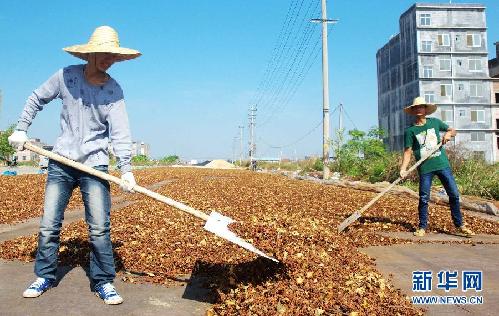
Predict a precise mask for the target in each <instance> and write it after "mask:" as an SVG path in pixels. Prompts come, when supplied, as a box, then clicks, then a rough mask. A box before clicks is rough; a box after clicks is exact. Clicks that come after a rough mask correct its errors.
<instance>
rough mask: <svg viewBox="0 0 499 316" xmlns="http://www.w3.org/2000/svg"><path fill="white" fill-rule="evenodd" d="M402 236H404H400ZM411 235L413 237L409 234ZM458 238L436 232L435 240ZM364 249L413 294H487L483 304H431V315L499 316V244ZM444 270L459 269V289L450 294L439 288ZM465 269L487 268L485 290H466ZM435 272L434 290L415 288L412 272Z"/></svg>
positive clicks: (395, 246)
mask: <svg viewBox="0 0 499 316" xmlns="http://www.w3.org/2000/svg"><path fill="white" fill-rule="evenodd" d="M400 237H401V236H400ZM407 237H409V238H410V236H407ZM452 238H454V236H449V235H433V236H430V239H431V240H434V241H438V240H442V241H443V240H446V241H448V240H449V239H452ZM492 239H494V241H496V242H497V240H498V238H497V236H479V237H478V238H477V239H476V240H477V242H478V241H479V240H483V241H485V240H487V241H488V242H490V241H492ZM361 251H362V252H364V253H366V254H368V255H369V256H371V257H373V258H375V259H376V266H377V267H378V269H379V270H380V271H381V272H382V273H383V274H384V275H385V277H388V276H389V275H391V276H392V281H393V283H394V285H395V286H396V287H397V288H400V289H402V291H403V293H404V294H406V295H407V296H409V297H411V296H414V295H424V296H427V295H438V296H449V295H457V296H462V295H465V296H468V297H469V296H483V299H484V304H483V305H427V306H422V307H424V308H427V315H439V316H440V315H497V314H498V310H499V300H498V298H499V266H498V265H497V260H498V258H499V245H498V244H488V245H487V244H476V245H466V244H436V243H435V244H401V245H394V246H380V247H369V248H364V249H361ZM441 270H452V271H458V273H459V277H458V282H459V283H458V285H459V289H455V290H451V291H450V292H449V293H446V292H445V291H444V290H441V289H437V284H438V277H437V273H438V272H439V271H441ZM464 270H480V271H483V291H482V292H475V291H474V290H471V291H468V292H462V289H461V286H462V284H461V282H462V277H461V273H462V271H464ZM413 271H432V275H433V282H432V283H433V289H432V291H431V292H429V293H428V292H425V293H415V292H413V291H412V285H413V284H412V272H413Z"/></svg>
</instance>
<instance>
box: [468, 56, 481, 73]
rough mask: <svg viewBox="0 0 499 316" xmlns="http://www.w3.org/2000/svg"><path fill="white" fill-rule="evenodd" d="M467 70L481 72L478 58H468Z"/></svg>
mask: <svg viewBox="0 0 499 316" xmlns="http://www.w3.org/2000/svg"><path fill="white" fill-rule="evenodd" d="M469 65H470V67H469V69H470V71H481V70H482V61H481V60H480V59H479V58H470V59H469Z"/></svg>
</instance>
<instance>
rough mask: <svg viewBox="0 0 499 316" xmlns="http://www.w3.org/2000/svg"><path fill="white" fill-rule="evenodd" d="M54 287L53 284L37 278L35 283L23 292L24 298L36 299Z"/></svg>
mask: <svg viewBox="0 0 499 316" xmlns="http://www.w3.org/2000/svg"><path fill="white" fill-rule="evenodd" d="M52 285H54V282H52V281H49V280H47V279H44V278H37V279H36V281H35V282H33V283H31V285H30V286H29V287H28V288H27V289H26V291H24V292H23V296H24V297H38V296H40V295H42V293H43V292H45V291H47V290H48V289H50V288H51V287H52Z"/></svg>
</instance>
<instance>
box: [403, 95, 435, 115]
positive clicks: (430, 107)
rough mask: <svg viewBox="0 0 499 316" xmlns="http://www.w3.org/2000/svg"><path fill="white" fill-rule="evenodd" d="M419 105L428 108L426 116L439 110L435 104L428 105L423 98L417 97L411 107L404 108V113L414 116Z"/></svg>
mask: <svg viewBox="0 0 499 316" xmlns="http://www.w3.org/2000/svg"><path fill="white" fill-rule="evenodd" d="M418 105H424V106H425V107H426V115H430V114H432V113H433V112H435V111H436V110H437V106H436V105H435V104H432V103H427V102H426V101H425V99H424V98H423V97H417V98H415V99H414V101H412V104H411V105H408V106H406V107H405V108H404V112H405V113H407V114H411V115H414V107H416V106H418Z"/></svg>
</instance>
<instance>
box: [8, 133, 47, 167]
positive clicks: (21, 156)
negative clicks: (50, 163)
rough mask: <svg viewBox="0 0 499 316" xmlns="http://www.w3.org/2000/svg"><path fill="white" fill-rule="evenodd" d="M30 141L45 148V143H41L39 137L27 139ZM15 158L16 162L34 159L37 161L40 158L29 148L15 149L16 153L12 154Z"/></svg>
mask: <svg viewBox="0 0 499 316" xmlns="http://www.w3.org/2000/svg"><path fill="white" fill-rule="evenodd" d="M29 142H30V143H32V144H33V145H35V146H38V147H42V148H45V147H46V146H47V145H45V143H42V142H41V141H40V139H39V138H31V139H30V140H29ZM14 156H16V158H17V162H28V161H36V162H38V161H39V160H40V155H38V154H37V153H34V152H32V151H31V150H28V149H24V150H16V153H15V154H14Z"/></svg>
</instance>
